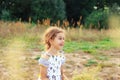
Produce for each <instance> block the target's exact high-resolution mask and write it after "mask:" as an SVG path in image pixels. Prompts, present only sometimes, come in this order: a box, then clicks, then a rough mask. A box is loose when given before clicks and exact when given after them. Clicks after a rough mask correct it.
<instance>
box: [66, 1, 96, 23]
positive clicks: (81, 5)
mask: <svg viewBox="0 0 120 80" xmlns="http://www.w3.org/2000/svg"><path fill="white" fill-rule="evenodd" d="M64 1H65V3H66V13H67V18H68V20H69V21H70V22H71V21H72V20H73V21H75V22H76V21H78V20H79V18H80V16H82V17H83V19H85V17H86V16H88V15H89V14H90V13H91V12H92V11H93V9H94V8H93V7H94V5H95V4H96V0H94V1H93V0H64ZM71 23H72V22H71ZM73 23H74V22H73Z"/></svg>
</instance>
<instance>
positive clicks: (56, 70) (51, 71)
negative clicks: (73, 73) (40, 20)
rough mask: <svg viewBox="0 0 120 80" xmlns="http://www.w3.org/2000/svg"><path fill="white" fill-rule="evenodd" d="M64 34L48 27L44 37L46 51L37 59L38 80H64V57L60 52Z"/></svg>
mask: <svg viewBox="0 0 120 80" xmlns="http://www.w3.org/2000/svg"><path fill="white" fill-rule="evenodd" d="M64 39H65V32H64V30H63V29H61V28H58V27H50V28H48V29H47V30H46V32H45V35H44V42H45V46H46V51H45V52H44V53H43V54H42V56H41V58H40V59H39V64H40V78H39V80H64V77H63V68H62V65H63V64H64V62H65V57H64V54H63V51H62V48H63V46H64Z"/></svg>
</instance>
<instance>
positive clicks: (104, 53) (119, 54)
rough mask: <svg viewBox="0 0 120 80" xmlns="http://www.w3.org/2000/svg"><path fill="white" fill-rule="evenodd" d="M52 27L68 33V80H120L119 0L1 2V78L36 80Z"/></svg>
mask: <svg viewBox="0 0 120 80" xmlns="http://www.w3.org/2000/svg"><path fill="white" fill-rule="evenodd" d="M51 26H57V27H61V28H63V29H64V30H65V31H66V40H65V41H66V42H65V46H64V49H63V50H64V51H65V56H66V63H65V65H64V73H65V75H66V76H67V77H66V80H120V0H0V78H1V80H37V78H38V76H39V65H38V59H39V58H40V56H41V52H42V51H44V44H43V43H42V39H43V38H42V35H43V33H44V31H45V30H46V29H47V28H49V27H51Z"/></svg>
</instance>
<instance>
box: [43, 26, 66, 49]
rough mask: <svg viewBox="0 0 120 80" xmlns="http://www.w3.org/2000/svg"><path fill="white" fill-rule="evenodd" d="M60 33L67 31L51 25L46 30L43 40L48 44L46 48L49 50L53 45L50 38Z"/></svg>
mask: <svg viewBox="0 0 120 80" xmlns="http://www.w3.org/2000/svg"><path fill="white" fill-rule="evenodd" d="M58 33H65V31H64V30H63V29H61V28H58V27H50V28H48V29H47V30H46V31H45V33H44V35H43V41H44V44H45V46H46V48H45V49H46V50H48V49H49V48H50V47H51V44H50V42H49V40H50V39H52V40H54V39H55V37H56V35H57V34H58Z"/></svg>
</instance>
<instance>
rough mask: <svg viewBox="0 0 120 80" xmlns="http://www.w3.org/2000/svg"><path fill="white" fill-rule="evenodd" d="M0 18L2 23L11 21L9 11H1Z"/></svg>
mask: <svg viewBox="0 0 120 80" xmlns="http://www.w3.org/2000/svg"><path fill="white" fill-rule="evenodd" d="M0 18H1V19H2V20H4V21H7V20H11V13H10V11H9V10H2V14H1V16H0Z"/></svg>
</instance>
